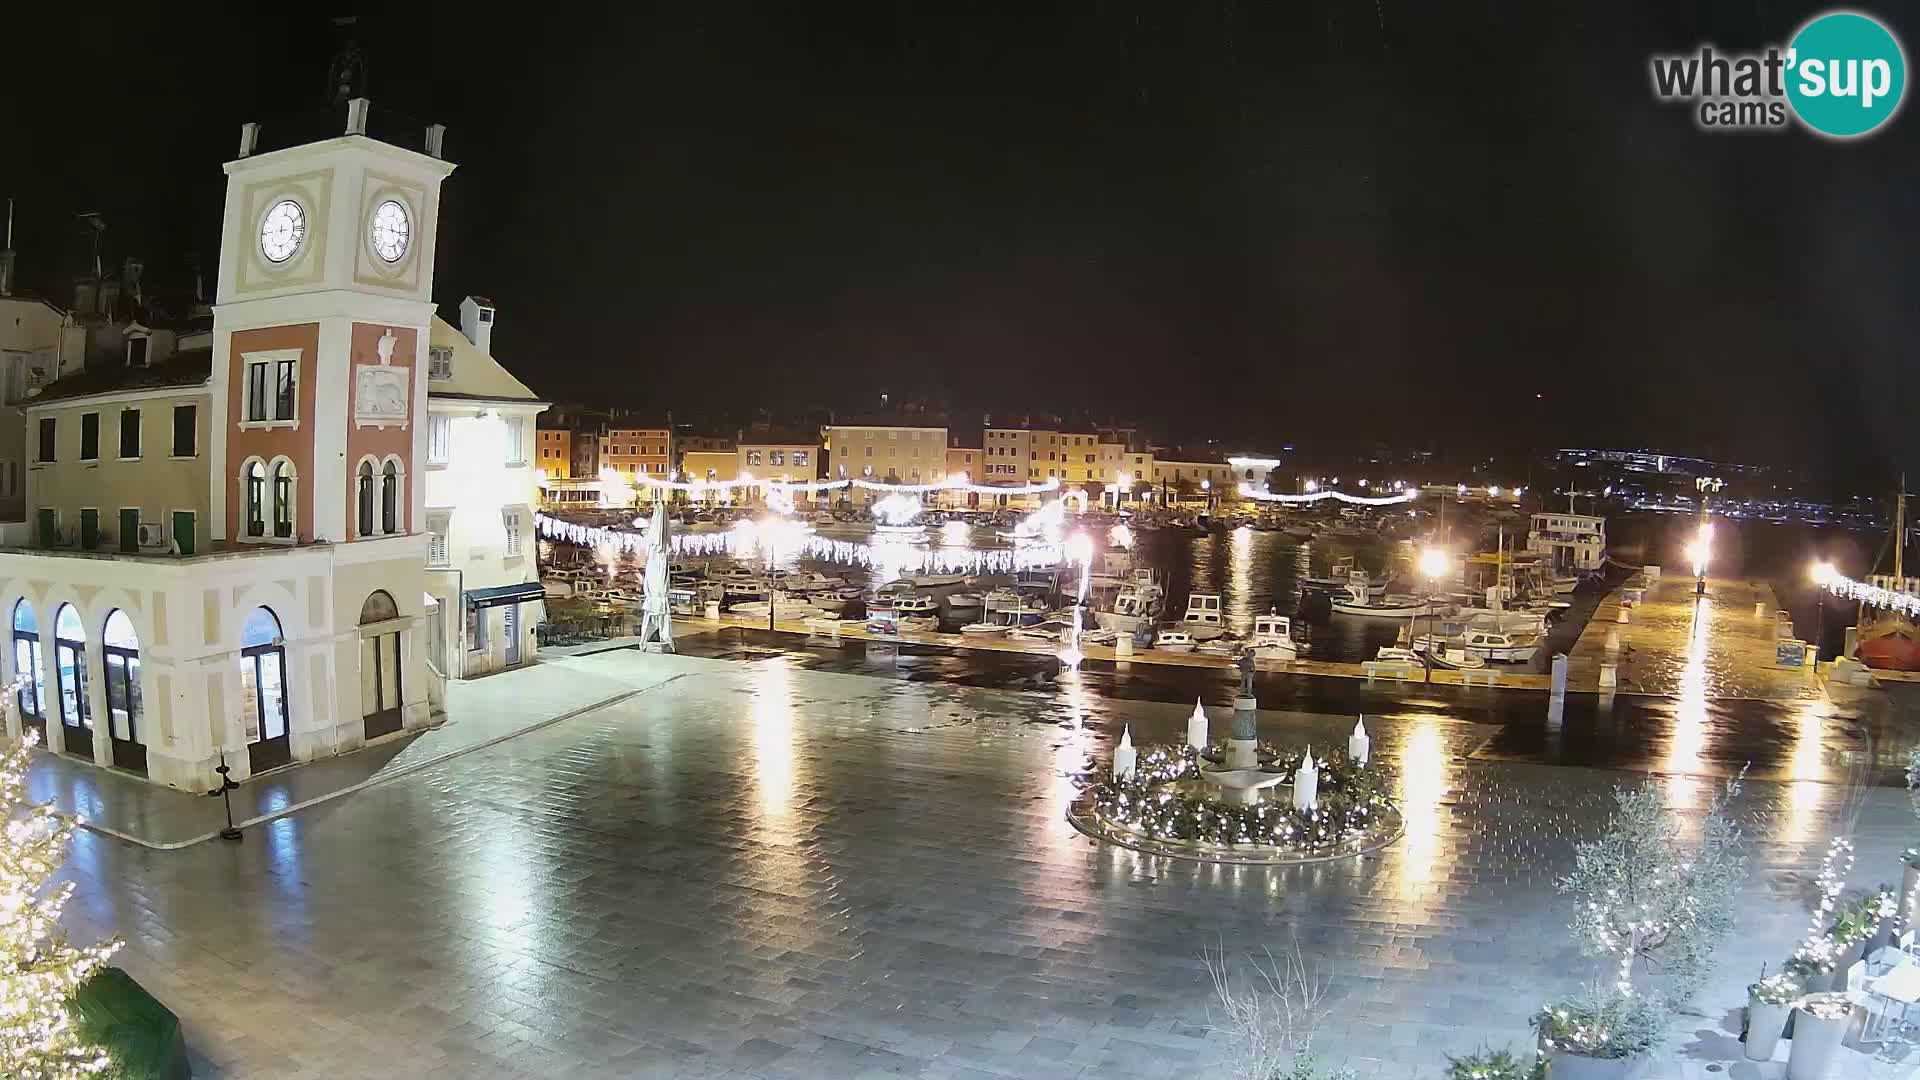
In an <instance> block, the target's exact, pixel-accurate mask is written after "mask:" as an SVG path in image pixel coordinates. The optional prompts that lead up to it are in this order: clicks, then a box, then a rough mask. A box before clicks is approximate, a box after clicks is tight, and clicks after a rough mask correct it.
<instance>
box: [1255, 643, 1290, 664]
mask: <svg viewBox="0 0 1920 1080" xmlns="http://www.w3.org/2000/svg"><path fill="white" fill-rule="evenodd" d="M1253 655H1254V657H1255V659H1259V660H1292V659H1295V658H1296V657H1298V656H1299V655H1300V647H1299V646H1298V645H1295V644H1294V643H1293V642H1290V641H1285V642H1282V641H1256V642H1254V644H1253Z"/></svg>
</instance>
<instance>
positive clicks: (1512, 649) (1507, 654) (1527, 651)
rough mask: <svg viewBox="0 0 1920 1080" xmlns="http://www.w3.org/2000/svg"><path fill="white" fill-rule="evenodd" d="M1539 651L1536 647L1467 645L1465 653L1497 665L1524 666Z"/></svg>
mask: <svg viewBox="0 0 1920 1080" xmlns="http://www.w3.org/2000/svg"><path fill="white" fill-rule="evenodd" d="M1539 651H1540V647H1539V646H1538V645H1469V646H1467V653H1468V655H1471V656H1477V657H1479V658H1480V659H1482V660H1491V661H1493V662H1495V663H1499V664H1524V663H1526V662H1527V661H1529V660H1532V659H1533V654H1534V653H1537V652H1539Z"/></svg>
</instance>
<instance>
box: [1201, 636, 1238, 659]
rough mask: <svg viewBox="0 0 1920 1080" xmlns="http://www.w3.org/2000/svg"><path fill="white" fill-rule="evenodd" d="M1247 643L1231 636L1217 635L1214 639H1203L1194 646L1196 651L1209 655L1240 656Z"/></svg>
mask: <svg viewBox="0 0 1920 1080" xmlns="http://www.w3.org/2000/svg"><path fill="white" fill-rule="evenodd" d="M1245 647H1246V643H1245V642H1242V641H1239V640H1237V639H1235V638H1230V637H1217V638H1214V639H1213V640H1212V641H1203V642H1201V643H1200V644H1199V645H1197V646H1195V647H1194V650H1193V651H1194V652H1197V653H1205V654H1206V655H1208V656H1239V655H1240V650H1241V649H1243V648H1245Z"/></svg>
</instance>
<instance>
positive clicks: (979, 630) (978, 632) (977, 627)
mask: <svg viewBox="0 0 1920 1080" xmlns="http://www.w3.org/2000/svg"><path fill="white" fill-rule="evenodd" d="M1010 629H1012V627H1010V626H1008V625H1007V624H1006V623H990V622H976V623H968V624H967V625H965V626H963V627H961V628H960V632H961V633H963V634H971V635H973V636H975V637H988V636H991V635H994V634H1004V633H1006V632H1007V631H1008V630H1010Z"/></svg>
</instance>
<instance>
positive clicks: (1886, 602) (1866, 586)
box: [1814, 569, 1920, 615]
mask: <svg viewBox="0 0 1920 1080" xmlns="http://www.w3.org/2000/svg"><path fill="white" fill-rule="evenodd" d="M1814 580H1815V582H1816V583H1817V584H1818V585H1819V586H1820V587H1821V588H1823V589H1825V590H1827V591H1828V592H1830V593H1832V594H1833V595H1835V596H1838V597H1840V598H1841V599H1843V600H1857V601H1859V602H1860V603H1863V604H1865V605H1867V606H1868V607H1874V608H1885V609H1886V610H1888V611H1893V612H1897V613H1899V614H1901V615H1920V596H1915V595H1914V594H1912V593H1905V592H1899V591H1897V590H1894V589H1888V588H1884V587H1882V586H1879V585H1874V584H1871V583H1869V582H1865V581H1855V580H1854V579H1852V578H1850V577H1847V576H1845V575H1844V574H1841V573H1839V572H1838V571H1835V570H1831V569H1822V570H1819V571H1817V572H1816V577H1815V579H1814Z"/></svg>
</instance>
